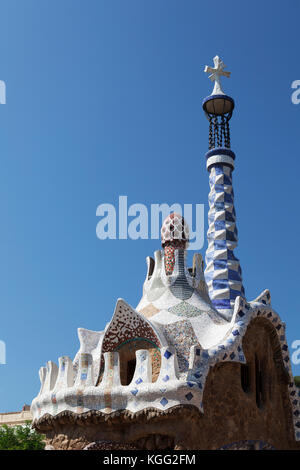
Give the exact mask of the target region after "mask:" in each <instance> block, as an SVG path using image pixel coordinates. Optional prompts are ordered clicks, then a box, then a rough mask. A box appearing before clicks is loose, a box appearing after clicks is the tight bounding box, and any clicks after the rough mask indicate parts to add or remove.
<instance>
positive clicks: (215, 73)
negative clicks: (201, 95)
mask: <svg viewBox="0 0 300 470" xmlns="http://www.w3.org/2000/svg"><path fill="white" fill-rule="evenodd" d="M225 68H226V65H225V64H224V62H223V61H222V60H221V59H220V57H219V56H218V55H216V57H214V67H209V66H208V65H206V66H205V69H204V72H206V73H210V74H211V75H209V77H208V78H210V79H211V81H212V82H215V86H214V89H213V92H212V95H225V93H224V91H223V90H222V86H221V80H220V78H221V76H222V75H223V76H224V77H227V78H229V77H230V73H231V72H225V71H224V69H225Z"/></svg>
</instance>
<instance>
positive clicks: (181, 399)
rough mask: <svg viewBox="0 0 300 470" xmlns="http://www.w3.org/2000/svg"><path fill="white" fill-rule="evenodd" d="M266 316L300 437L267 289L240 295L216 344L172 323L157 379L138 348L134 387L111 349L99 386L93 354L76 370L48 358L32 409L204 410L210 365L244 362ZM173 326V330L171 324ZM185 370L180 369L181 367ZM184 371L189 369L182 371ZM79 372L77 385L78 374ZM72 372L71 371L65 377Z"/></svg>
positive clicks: (295, 399)
mask: <svg viewBox="0 0 300 470" xmlns="http://www.w3.org/2000/svg"><path fill="white" fill-rule="evenodd" d="M257 317H264V318H266V319H267V320H268V321H270V322H271V323H272V325H273V326H274V328H275V330H276V332H277V335H278V339H279V341H280V344H281V350H282V361H283V364H284V367H285V369H286V371H287V373H288V374H289V377H290V383H289V386H288V388H289V395H290V400H291V406H292V410H293V421H294V426H295V438H296V440H298V441H299V440H300V404H299V403H300V391H299V389H297V388H296V386H295V384H294V381H293V375H292V371H291V365H290V360H289V351H288V345H287V341H286V336H285V325H284V323H283V322H282V321H281V320H280V318H279V316H278V315H277V313H276V312H275V311H274V310H273V309H272V307H271V305H270V294H269V292H268V291H264V292H263V293H262V294H261V296H259V297H258V298H257V299H255V301H253V302H250V303H247V302H246V301H245V300H244V299H242V298H241V297H238V298H237V299H236V302H235V306H234V313H233V319H232V322H231V323H230V327H229V330H228V331H227V333H226V334H225V335H224V337H223V340H221V341H218V343H217V344H215V346H214V347H211V348H208V349H205V348H203V347H202V346H201V344H193V345H191V343H193V342H197V338H196V337H195V335H194V333H193V332H192V327H191V325H189V323H188V321H186V322H178V323H177V324H172V325H168V327H167V329H166V332H165V334H166V337H167V338H168V340H169V341H170V343H171V341H173V340H174V338H175V339H176V341H175V343H174V344H173V347H172V346H163V347H161V348H160V351H161V357H162V362H161V370H160V373H159V377H158V379H157V380H156V382H153V383H152V381H151V361H149V351H148V350H139V351H136V358H137V360H136V370H135V373H134V376H133V379H132V381H131V383H130V384H129V385H126V386H122V385H121V384H120V364H119V355H118V352H107V353H105V354H104V357H105V368H104V374H103V378H102V381H101V383H100V385H99V386H94V385H93V384H92V377H93V373H92V369H93V358H92V355H91V354H84V353H81V354H80V356H79V368H78V370H77V371H76V370H75V368H74V370H73V372H72V368H71V365H72V362H71V360H70V359H69V358H68V357H66V356H63V357H62V358H60V359H59V368H58V367H57V366H56V364H54V363H53V362H51V361H49V362H48V363H47V367H46V368H41V371H40V379H41V390H40V393H39V395H38V396H37V397H36V398H35V399H34V400H33V402H32V407H31V411H32V414H33V417H34V419H38V418H40V417H41V416H43V415H44V414H45V413H49V414H51V415H56V414H58V413H60V412H61V411H63V410H70V411H74V412H76V413H84V412H86V411H88V410H91V409H95V410H101V411H103V412H104V413H110V412H111V411H113V410H117V409H128V410H130V411H133V412H134V411H139V410H142V409H144V408H146V407H148V406H149V403H151V406H154V407H156V408H158V409H161V410H165V409H168V408H170V407H172V406H174V405H177V404H192V405H194V406H197V407H198V408H199V410H200V411H201V412H204V413H205V409H203V403H202V397H203V391H204V389H205V382H206V377H207V374H208V372H209V369H210V367H212V366H213V365H215V364H216V363H218V362H240V363H245V356H244V353H243V349H242V339H243V336H244V335H245V333H246V330H247V327H248V325H249V324H250V322H251V321H252V320H253V319H254V318H257ZM170 327H171V328H170ZM180 369H181V370H180ZM183 371H185V372H184V373H183ZM76 373H77V376H76V379H75V384H74V385H73V382H74V380H73V375H74V374H76ZM65 374H67V375H65Z"/></svg>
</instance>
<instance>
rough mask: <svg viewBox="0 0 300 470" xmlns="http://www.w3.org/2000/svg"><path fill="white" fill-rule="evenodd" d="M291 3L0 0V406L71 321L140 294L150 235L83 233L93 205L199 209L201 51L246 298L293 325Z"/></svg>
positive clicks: (54, 354) (52, 350) (70, 343)
mask: <svg viewBox="0 0 300 470" xmlns="http://www.w3.org/2000/svg"><path fill="white" fill-rule="evenodd" d="M299 13H300V11H299V2H298V1H286V2H281V1H266V0H265V1H264V2H261V1H252V2H247V4H246V3H245V2H237V1H234V0H227V1H226V2H224V1H219V0H215V1H214V2H211V1H201V2H200V1H194V0H188V1H176V0H164V1H161V0H151V1H148V0H147V1H146V0H112V1H110V0H106V1H102V0H89V1H88V2H85V1H83V0H51V1H50V0H42V1H41V0H26V1H20V0H7V1H4V0H2V1H0V79H1V80H4V81H5V82H6V86H7V104H6V105H0V210H1V229H0V258H1V263H0V320H1V322H0V326H1V327H0V339H1V340H3V341H5V342H6V345H7V364H6V365H0V411H1V412H5V411H14V410H18V409H20V408H21V406H22V405H23V404H24V403H25V402H26V403H30V402H31V400H32V398H33V397H34V396H35V395H36V393H37V392H38V390H39V379H38V369H39V367H40V366H41V365H43V364H44V363H45V362H46V361H47V360H50V359H51V360H53V361H57V358H58V357H59V356H61V355H64V354H65V355H69V356H70V357H73V356H74V355H75V353H76V351H77V349H78V340H77V331H76V330H77V327H85V328H88V329H94V330H101V329H103V328H104V326H105V323H106V322H107V321H109V319H110V318H111V315H112V313H113V309H114V305H115V302H116V299H117V298H118V297H123V298H125V299H126V300H127V301H128V302H129V303H130V304H132V305H133V306H136V305H137V303H138V301H139V298H140V296H141V292H142V283H143V281H144V277H145V273H146V265H145V257H146V256H148V255H152V253H153V251H154V250H156V249H158V248H159V246H160V244H159V241H158V240H137V241H132V240H106V241H101V240H99V239H98V238H97V237H96V224H97V221H98V219H97V217H96V208H97V206H98V205H99V204H101V203H112V204H117V201H118V197H119V195H127V196H128V203H129V204H133V203H137V202H139V203H144V204H146V205H147V206H150V204H153V203H161V202H166V203H169V204H171V203H173V202H181V203H194V204H195V203H204V204H205V208H206V213H207V207H208V204H207V197H208V189H209V187H208V174H207V172H206V169H205V159H204V154H205V152H206V151H207V145H208V123H207V120H206V119H205V117H204V115H203V112H202V108H201V103H202V99H203V98H204V97H205V96H207V95H208V94H209V93H210V92H211V83H210V82H209V80H208V79H207V76H205V74H204V73H203V67H204V65H206V64H209V65H212V58H213V57H214V56H215V55H216V54H218V55H220V56H221V57H222V58H223V59H224V62H225V63H226V64H227V65H228V69H229V70H230V71H231V72H232V77H231V79H230V80H227V79H224V80H223V83H224V88H225V90H226V91H227V93H228V94H230V95H231V96H233V97H234V99H235V101H236V110H235V114H234V116H233V118H232V121H231V137H232V149H233V150H234V151H235V153H236V170H235V171H234V175H233V176H234V190H235V202H236V212H237V223H238V229H239V248H238V250H237V254H238V256H239V258H240V260H241V266H242V269H243V277H244V284H245V288H246V294H247V298H248V299H249V300H251V299H253V298H255V297H256V296H257V295H258V294H259V293H260V292H261V291H262V290H263V289H265V288H269V289H270V290H271V294H272V303H273V306H274V308H275V309H276V310H277V311H278V313H279V314H280V315H281V317H282V319H283V320H284V321H285V322H286V323H287V335H288V340H289V345H291V343H292V341H294V340H295V339H300V315H299V309H298V294H299V231H300V220H299V183H298V177H297V175H298V171H299V173H300V159H299V131H300V105H298V106H297V105H293V104H292V102H291V94H292V89H291V83H292V82H293V81H294V80H297V79H300V65H299V64H300V62H299V59H298V57H299V55H298V54H299V52H298V44H299V27H298V22H299ZM205 224H206V226H205V230H207V221H206V219H205ZM205 247H206V246H205ZM205 247H204V248H203V249H202V250H201V251H202V254H204V252H205ZM191 256H192V253H189V257H191ZM294 373H295V374H298V375H300V365H298V366H294Z"/></svg>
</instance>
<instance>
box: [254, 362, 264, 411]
mask: <svg viewBox="0 0 300 470" xmlns="http://www.w3.org/2000/svg"><path fill="white" fill-rule="evenodd" d="M255 391H256V404H257V406H258V408H260V407H261V406H262V404H263V381H262V371H261V364H260V361H259V359H258V357H257V356H255Z"/></svg>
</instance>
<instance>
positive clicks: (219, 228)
mask: <svg viewBox="0 0 300 470" xmlns="http://www.w3.org/2000/svg"><path fill="white" fill-rule="evenodd" d="M225 67H226V65H224V63H223V62H222V61H221V60H220V58H219V57H218V56H216V57H215V58H214V68H212V67H205V72H208V73H210V74H211V75H210V76H209V78H210V79H211V80H212V81H214V82H215V86H214V90H213V92H212V94H211V95H210V96H208V97H207V98H205V100H204V101H203V109H204V111H205V114H206V116H207V118H208V120H209V151H208V152H207V154H206V160H207V162H206V165H207V170H208V171H209V184H210V193H209V212H208V222H209V228H208V232H207V239H208V247H207V251H206V269H205V279H206V282H207V285H208V290H209V295H210V298H211V301H212V303H213V305H214V307H215V308H216V309H217V310H218V311H219V312H220V313H221V314H222V315H223V316H224V317H225V318H226V319H228V320H230V318H231V316H232V313H233V307H234V301H235V298H236V297H237V296H239V295H240V296H242V297H244V294H245V291H244V287H243V282H242V271H241V267H240V262H239V260H238V258H236V256H235V255H234V249H235V247H236V246H237V242H238V237H237V234H238V233H237V228H236V215H235V209H234V194H233V187H232V171H233V169H234V160H235V154H234V153H233V152H232V150H231V149H230V130H229V120H230V118H231V116H232V112H233V109H234V101H233V99H232V98H231V97H230V96H227V95H225V93H224V92H223V90H222V87H221V83H220V76H221V75H223V76H226V77H229V76H230V72H225V71H224V68H225Z"/></svg>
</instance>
